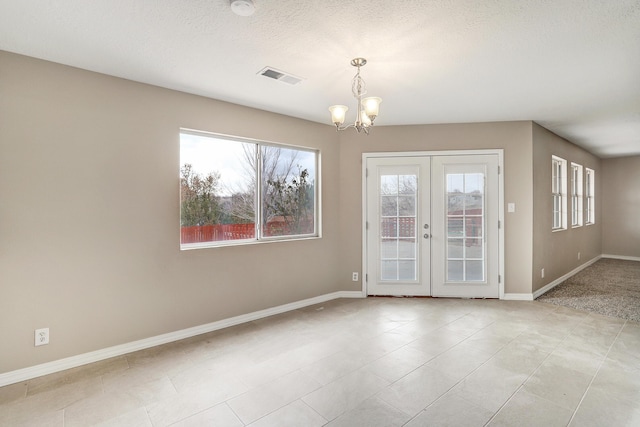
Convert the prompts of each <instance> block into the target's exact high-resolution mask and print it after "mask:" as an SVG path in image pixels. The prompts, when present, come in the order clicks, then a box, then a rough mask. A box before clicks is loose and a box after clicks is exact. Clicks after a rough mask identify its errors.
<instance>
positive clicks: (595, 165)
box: [532, 123, 603, 292]
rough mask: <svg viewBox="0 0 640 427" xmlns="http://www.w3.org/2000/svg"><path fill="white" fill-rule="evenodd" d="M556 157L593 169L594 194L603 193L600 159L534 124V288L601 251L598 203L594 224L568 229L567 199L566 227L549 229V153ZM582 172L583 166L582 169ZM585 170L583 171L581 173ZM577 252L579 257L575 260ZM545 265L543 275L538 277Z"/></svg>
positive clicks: (550, 222)
mask: <svg viewBox="0 0 640 427" xmlns="http://www.w3.org/2000/svg"><path fill="white" fill-rule="evenodd" d="M553 155H555V156H559V157H562V158H563V159H565V160H566V161H567V170H569V168H570V165H571V162H574V163H578V164H581V165H582V166H583V167H584V168H591V169H593V170H594V171H595V176H596V181H595V187H596V188H595V191H596V197H597V195H598V194H602V188H603V186H602V185H601V184H600V183H601V178H600V176H601V172H602V167H601V160H600V159H599V158H598V157H596V156H594V155H592V154H590V153H589V152H587V151H585V150H583V149H582V148H580V147H578V146H576V145H574V144H572V143H570V142H568V141H567V140H565V139H563V138H560V137H559V136H557V135H556V134H554V133H552V132H550V131H548V130H547V129H545V128H543V127H542V126H539V125H538V124H535V123H534V125H533V170H534V175H533V176H534V179H533V277H532V281H533V291H534V292H535V291H536V290H538V289H540V288H542V287H544V286H545V285H547V284H549V283H551V282H553V281H554V280H556V279H558V278H559V277H561V276H563V275H565V274H567V273H569V272H570V271H572V270H574V269H575V268H577V267H579V266H580V265H582V264H584V263H585V262H587V261H589V260H591V259H593V258H595V257H597V256H599V255H600V254H601V253H602V238H601V235H602V221H601V220H600V219H601V218H602V216H601V204H600V203H597V204H596V223H595V224H594V225H588V226H587V225H585V226H582V227H577V228H571V222H570V218H571V202H570V201H569V200H568V201H567V209H568V211H569V215H568V222H569V225H568V228H567V230H563V231H556V232H552V231H551V228H552V219H553V218H552V199H551V156H553ZM583 171H584V169H583ZM583 173H584V172H583ZM578 252H580V259H578ZM542 268H544V271H545V277H544V278H542V277H541V269H542Z"/></svg>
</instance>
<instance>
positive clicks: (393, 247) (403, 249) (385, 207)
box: [379, 173, 418, 282]
mask: <svg viewBox="0 0 640 427" xmlns="http://www.w3.org/2000/svg"><path fill="white" fill-rule="evenodd" d="M379 183H380V188H379V200H380V224H379V225H380V241H379V247H380V256H379V260H380V278H381V280H383V281H387V282H389V281H396V282H401V281H402V282H407V281H415V280H417V278H418V273H417V256H418V249H417V247H418V239H417V238H416V236H417V224H416V215H417V211H416V206H417V201H418V193H417V187H418V175H417V174H391V173H389V174H381V175H380V181H379Z"/></svg>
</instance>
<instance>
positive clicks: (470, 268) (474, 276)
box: [465, 261, 484, 282]
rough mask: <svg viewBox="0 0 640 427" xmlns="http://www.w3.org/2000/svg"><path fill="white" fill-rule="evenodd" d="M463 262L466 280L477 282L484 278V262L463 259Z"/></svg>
mask: <svg viewBox="0 0 640 427" xmlns="http://www.w3.org/2000/svg"><path fill="white" fill-rule="evenodd" d="M465 264H466V265H465V267H466V268H465V278H466V281H467V282H471V281H476V282H478V281H481V280H483V279H484V271H483V265H484V263H483V262H482V261H465Z"/></svg>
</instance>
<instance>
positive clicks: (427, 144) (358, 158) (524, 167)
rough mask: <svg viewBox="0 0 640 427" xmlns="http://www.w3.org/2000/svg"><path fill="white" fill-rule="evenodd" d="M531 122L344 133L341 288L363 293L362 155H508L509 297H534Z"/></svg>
mask: <svg viewBox="0 0 640 427" xmlns="http://www.w3.org/2000/svg"><path fill="white" fill-rule="evenodd" d="M531 126H532V123H531V122H508V123H477V124H449V125H419V126H382V127H376V128H375V129H373V131H372V132H371V134H370V135H369V136H367V135H364V134H357V133H356V132H355V131H353V130H348V131H345V132H342V133H340V186H341V191H340V234H341V236H342V243H341V257H340V259H341V263H340V268H339V275H338V277H339V278H340V284H341V287H343V288H346V289H352V290H357V289H360V288H361V285H360V284H359V283H354V282H352V281H351V272H353V271H361V266H362V250H363V249H362V153H373V152H387V151H436V150H440V151H441V150H454V149H456V150H460V149H490V148H491V149H499V148H502V149H504V166H505V180H504V181H505V206H506V203H507V202H511V203H515V204H516V212H515V213H508V214H507V213H505V253H506V255H505V292H507V293H527V294H530V293H531V257H532V254H531V248H532V241H531V235H532V228H531V224H532V217H531V212H532V169H531V167H532V165H531Z"/></svg>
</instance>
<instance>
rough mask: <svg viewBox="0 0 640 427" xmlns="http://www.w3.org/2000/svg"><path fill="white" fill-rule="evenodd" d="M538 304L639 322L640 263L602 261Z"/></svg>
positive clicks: (543, 296)
mask: <svg viewBox="0 0 640 427" xmlns="http://www.w3.org/2000/svg"><path fill="white" fill-rule="evenodd" d="M536 301H540V302H545V303H549V304H556V305H563V306H566V307H571V308H575V309H578V310H585V311H591V312H594V313H599V314H602V315H605V316H611V317H619V318H621V319H627V320H633V321H636V322H640V261H626V260H619V259H607V258H603V259H600V260H599V261H597V262H595V263H594V264H592V265H590V266H589V267H587V268H585V269H584V270H582V271H581V272H579V273H578V274H576V275H575V276H573V277H570V278H569V279H567V280H565V281H564V282H562V283H561V284H559V285H558V286H556V287H555V288H553V289H551V290H550V291H549V292H547V293H545V294H544V295H541V296H540V297H538V299H537V300H536Z"/></svg>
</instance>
